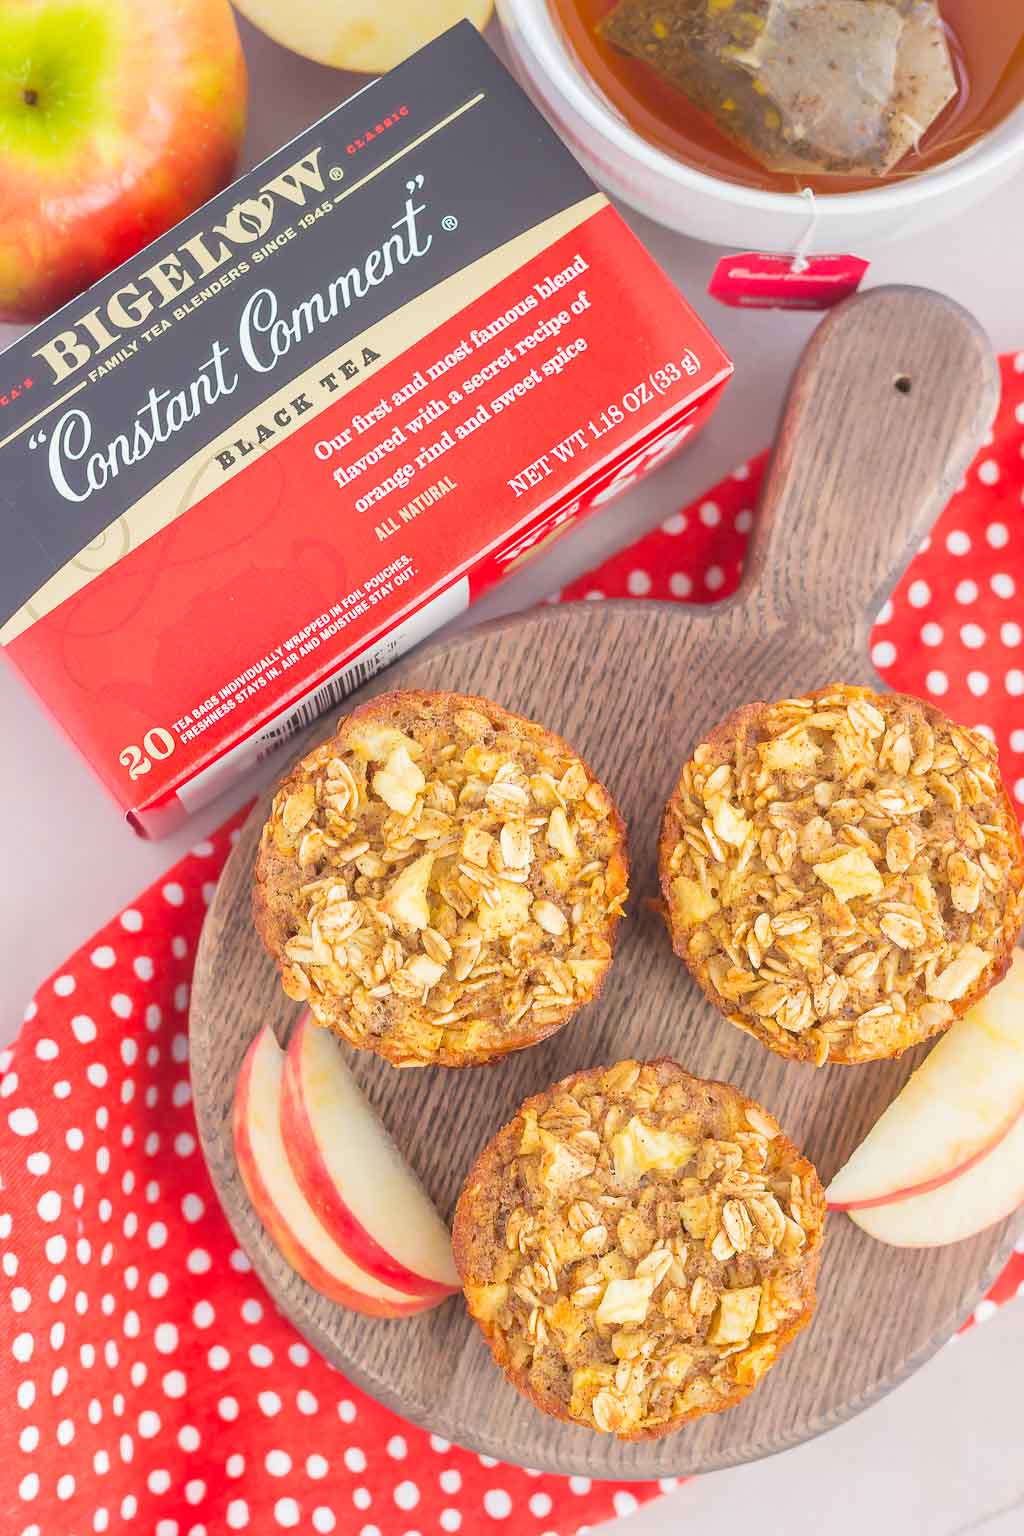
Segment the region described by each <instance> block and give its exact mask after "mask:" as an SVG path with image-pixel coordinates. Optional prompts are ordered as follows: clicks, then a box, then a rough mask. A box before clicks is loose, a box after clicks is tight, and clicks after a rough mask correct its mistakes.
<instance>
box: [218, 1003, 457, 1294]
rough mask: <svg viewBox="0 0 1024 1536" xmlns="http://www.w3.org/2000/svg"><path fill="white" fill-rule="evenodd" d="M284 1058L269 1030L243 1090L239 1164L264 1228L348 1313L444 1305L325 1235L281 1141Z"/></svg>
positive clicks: (238, 1094)
mask: <svg viewBox="0 0 1024 1536" xmlns="http://www.w3.org/2000/svg"><path fill="white" fill-rule="evenodd" d="M283 1070H284V1055H283V1053H282V1051H281V1049H280V1047H279V1046H278V1044H277V1041H276V1040H275V1039H274V1035H273V1032H272V1031H271V1030H269V1029H267V1028H264V1029H262V1030H260V1032H259V1034H258V1035H257V1036H256V1038H255V1040H254V1041H253V1043H252V1045H251V1046H250V1047H249V1050H248V1053H247V1054H246V1057H245V1061H244V1062H243V1064H242V1070H241V1072H240V1074H239V1078H238V1084H237V1086H236V1089H235V1106H234V1127H233V1128H234V1142H235V1157H236V1160H237V1162H238V1171H239V1173H240V1174H241V1176H242V1182H243V1183H244V1184H245V1187H246V1190H247V1191H248V1195H249V1199H250V1200H251V1201H252V1204H253V1207H254V1209H255V1211H256V1214H257V1216H258V1217H259V1219H260V1221H261V1222H262V1223H263V1225H264V1226H265V1227H266V1229H267V1231H268V1233H269V1234H270V1236H271V1237H272V1238H273V1240H274V1242H275V1243H276V1244H277V1247H278V1248H279V1249H280V1251H281V1253H282V1255H283V1256H284V1258H285V1259H287V1261H288V1263H289V1264H290V1265H291V1266H292V1268H293V1269H294V1270H295V1271H296V1273H298V1274H300V1275H301V1276H302V1278H303V1279H304V1280H305V1281H307V1282H308V1283H309V1284H310V1285H312V1286H314V1287H315V1288H316V1290H318V1291H321V1292H322V1293H323V1295H325V1296H328V1297H330V1299H331V1300H332V1301H336V1302H338V1303H339V1304H340V1305H341V1306H343V1307H351V1308H352V1310H353V1311H356V1312H366V1313H369V1314H370V1315H371V1316H373V1317H407V1316H409V1315H411V1314H412V1313H414V1312H422V1311H425V1310H426V1309H427V1308H428V1307H432V1306H436V1305H437V1304H438V1302H439V1301H440V1300H441V1299H442V1298H441V1297H440V1296H439V1295H437V1293H436V1292H435V1293H434V1294H433V1295H431V1296H429V1297H428V1296H422V1297H413V1296H410V1295H408V1294H406V1293H404V1292H402V1291H398V1290H395V1289H393V1288H392V1287H391V1286H389V1285H386V1284H384V1283H383V1282H382V1281H380V1280H377V1279H374V1278H373V1276H372V1275H370V1274H368V1273H367V1272H366V1271H365V1270H363V1269H361V1268H360V1267H359V1266H358V1265H357V1264H355V1263H353V1261H352V1259H351V1258H350V1257H349V1256H348V1254H347V1253H345V1252H343V1251H342V1249H341V1248H340V1247H339V1246H338V1244H337V1243H336V1242H335V1241H334V1239H333V1237H331V1236H330V1234H329V1233H328V1232H327V1231H326V1230H325V1228H324V1226H323V1224H322V1223H321V1222H320V1220H319V1218H318V1217H317V1215H316V1213H315V1211H314V1210H313V1208H312V1206H311V1205H310V1204H309V1201H308V1200H307V1199H306V1197H305V1195H304V1194H303V1193H302V1191H301V1189H300V1188H299V1185H298V1183H297V1181H296V1178H295V1175H294V1173H293V1172H292V1169H291V1164H290V1163H289V1161H288V1157H287V1154H286V1153H285V1149H284V1142H283V1140H282V1136H281V1119H280V1107H281V1081H282V1076H283Z"/></svg>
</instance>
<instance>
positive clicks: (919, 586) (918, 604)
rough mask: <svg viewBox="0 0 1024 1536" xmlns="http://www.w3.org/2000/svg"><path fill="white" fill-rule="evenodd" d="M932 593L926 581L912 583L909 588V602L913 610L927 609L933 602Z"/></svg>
mask: <svg viewBox="0 0 1024 1536" xmlns="http://www.w3.org/2000/svg"><path fill="white" fill-rule="evenodd" d="M931 599H932V591H931V588H930V587H929V585H928V583H927V582H926V581H921V580H920V579H918V580H917V581H912V582H911V583H910V586H909V587H908V588H907V602H908V603H909V604H910V606H911V607H912V608H925V607H927V605H928V604H929V603H930V602H931Z"/></svg>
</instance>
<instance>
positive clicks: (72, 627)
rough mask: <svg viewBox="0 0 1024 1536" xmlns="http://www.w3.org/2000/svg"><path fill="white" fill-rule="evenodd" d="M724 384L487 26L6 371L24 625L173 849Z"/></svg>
mask: <svg viewBox="0 0 1024 1536" xmlns="http://www.w3.org/2000/svg"><path fill="white" fill-rule="evenodd" d="M730 371H731V369H730V363H729V361H728V359H727V358H726V357H725V355H724V354H723V352H722V351H721V349H720V348H719V347H718V346H717V345H716V344H715V342H714V341H713V339H712V338H711V336H709V334H708V332H707V331H706V330H705V329H704V327H703V326H702V325H701V323H700V322H699V321H698V320H697V319H696V317H695V316H694V315H693V314H692V313H691V311H690V310H689V309H688V307H687V305H686V304H685V303H684V302H683V300H682V299H681V298H680V296H679V294H678V292H677V291H676V289H675V288H674V286H673V285H672V283H671V282H670V281H669V280H668V279H667V278H666V277H665V275H664V274H663V273H662V272H661V271H660V270H659V269H658V267H657V266H656V265H655V263H654V262H653V261H652V260H651V258H650V257H649V256H648V255H647V253H646V252H645V251H644V249H643V247H642V246H641V245H640V244H639V243H638V242H637V240H636V239H635V238H634V237H633V235H632V234H631V233H630V232H629V230H628V229H627V228H626V226H625V225H624V224H623V223H622V221H621V220H620V219H619V217H618V215H617V214H616V213H615V211H614V210H613V209H612V208H611V207H610V206H609V205H608V203H607V202H606V200H605V198H604V197H603V196H602V195H601V194H600V193H598V192H597V191H596V190H595V188H594V186H593V184H592V183H591V182H590V181H589V180H588V179H587V177H586V176H585V175H584V174H583V172H582V171H581V170H580V168H579V166H578V165H577V164H576V162H575V161H574V160H573V158H572V156H571V155H570V154H569V153H568V151H567V150H566V149H565V148H564V147H563V145H562V144H561V143H560V142H559V141H558V139H557V138H556V137H555V136H554V134H553V133H552V132H551V130H550V129H549V128H548V127H547V125H546V124H545V122H544V121H543V119H542V118H541V117H540V116H539V115H538V114H537V112H536V111H535V110H534V108H533V107H532V106H531V104H530V103H529V101H528V100H527V99H526V97H525V96H524V95H523V94H522V92H521V91H520V90H519V88H518V87H517V86H516V85H515V84H514V82H513V81H512V79H511V78H510V76H509V75H508V74H507V73H506V71H505V70H504V68H503V67H502V66H501V64H500V63H499V62H498V60H497V59H496V58H495V57H494V55H493V54H492V53H491V51H490V49H489V48H488V47H487V45H486V44H485V43H484V42H483V41H482V40H481V39H480V38H479V36H478V35H477V33H476V32H475V31H474V30H473V28H472V27H471V26H470V25H469V24H468V23H463V24H461V25H460V26H458V27H455V28H454V29H453V30H452V31H450V32H448V33H446V34H445V35H444V36H443V37H441V38H439V39H438V40H437V41H436V42H434V43H432V44H430V45H429V46H428V47H427V48H424V49H423V50H421V52H419V53H418V54H416V55H415V56H414V57H412V58H411V59H409V60H408V61H407V62H406V63H404V64H402V65H401V66H400V67H399V68H398V69H395V70H393V71H392V73H391V74H389V75H387V76H386V77H385V78H383V79H381V80H379V81H377V82H376V83H375V84H373V85H371V86H369V87H367V88H366V89H365V90H363V91H360V92H359V93H358V94H357V95H356V96H354V97H352V98H351V100H349V101H348V102H346V103H345V104H344V105H342V106H341V107H339V108H338V109H337V110H336V111H335V112H332V113H331V114H330V115H329V116H328V117H325V118H324V119H323V120H322V121H321V122H319V123H317V124H316V125H315V126H314V127H312V128H310V129H309V130H308V132H306V133H304V134H302V135H301V136H300V137H299V138H298V139H296V140H294V141H293V142H292V143H291V144H288V145H286V146H285V147H284V148H283V149H282V150H280V151H279V152H278V153H277V154H275V155H273V156H272V157H271V158H270V159H269V160H267V161H265V162H264V163H263V164H262V165H261V166H258V167H257V168H256V169H255V170H253V171H252V172H250V173H249V174H248V175H247V176H245V177H243V178H242V180H240V181H239V182H237V183H236V184H235V185H234V186H233V187H230V188H229V189H228V190H227V191H226V192H224V193H223V194H222V195H221V196H220V197H218V198H216V199H214V200H213V201H212V202H210V203H208V204H207V205H206V206H205V207H204V208H201V209H200V210H199V211H198V213H196V214H194V215H193V216H192V217H191V218H189V219H187V220H186V221H185V222H184V223H182V224H180V225H178V227H177V228H176V229H173V230H171V231H170V232H169V233H168V234H167V235H166V236H164V237H163V238H162V239H161V240H158V241H157V242H155V243H154V244H153V245H151V246H150V247H149V248H148V249H147V250H145V251H143V252H142V253H141V254H140V255H139V256H138V257H136V258H135V259H134V260H133V261H131V262H129V263H127V264H126V265H125V266H123V267H121V268H120V269H119V270H118V271H116V272H114V273H113V274H112V275H111V276H109V277H108V278H106V279H105V280H104V281H103V282H102V283H99V284H98V285H97V286H96V287H94V288H92V289H91V290H90V291H89V292H88V293H86V294H84V295H82V297H81V298H79V299H77V300H75V301H73V302H72V303H71V304H69V305H67V306H66V307H65V308H64V309H62V310H61V311H60V312H59V313H58V314H56V315H54V316H53V317H52V318H51V319H49V320H48V321H46V322H45V323H44V324H43V325H41V326H39V327H38V328H37V329H36V330H35V331H33V332H32V333H31V334H30V335H28V336H26V337H25V338H23V339H22V340H20V341H19V342H17V343H16V344H15V345H14V346H13V347H12V348H11V349H10V350H9V351H7V352H6V353H5V354H3V355H2V357H0V514H2V518H3V533H4V559H3V562H2V564H0V625H2V628H0V641H2V644H3V646H4V649H5V651H6V654H7V656H8V657H9V659H10V661H11V662H12V663H13V664H14V666H15V667H17V668H18V669H19V671H20V672H21V673H22V674H23V676H24V677H25V678H26V679H27V681H28V682H29V683H30V684H31V685H32V687H33V688H34V689H35V690H36V692H37V693H38V694H39V696H40V698H42V699H43V701H44V702H45V703H46V705H47V706H48V708H49V709H50V711H51V712H52V714H53V715H54V717H55V718H56V719H57V720H58V721H59V723H60V725H61V726H62V727H63V729H64V730H65V731H66V732H67V734H68V735H69V736H70V737H71V739H72V740H73V741H74V743H75V744H76V746H77V747H78V749H79V750H80V752H81V753H82V754H83V755H84V756H85V757H86V758H87V760H88V761H89V762H90V763H91V765H92V767H93V768H94V770H95V771H96V773H97V774H98V775H99V777H100V778H101V779H102V781H103V783H104V784H105V785H106V786H107V788H108V789H109V790H110V792H111V794H112V795H113V796H114V798H115V799H116V801H117V802H118V804H119V805H120V806H121V807H122V809H123V810H124V811H125V812H126V814H127V815H128V816H129V818H130V819H131V821H132V823H133V824H134V825H135V826H136V827H137V828H138V829H140V830H142V831H145V832H147V833H149V834H151V835H156V834H159V833H161V832H163V831H166V830H167V829H168V828H169V827H170V826H171V825H172V824H173V823H174V822H175V821H177V820H178V819H179V818H180V817H181V816H182V815H183V814H184V813H185V812H186V811H188V810H190V809H194V808H195V807H196V806H198V805H199V804H201V803H202V802H203V801H205V800H207V799H209V798H211V797H212V795H213V794H215V793H216V792H218V791H219V790H220V789H221V788H223V787H224V786H225V785H226V784H227V783H228V782H229V781H230V780H231V779H232V778H234V777H236V776H237V775H238V774H239V773H240V772H241V771H242V770H243V769H245V768H247V767H249V766H250V765H251V764H252V763H253V762H255V761H256V760H258V759H259V758H260V757H261V756H263V755H265V754H266V753H267V752H269V751H270V750H271V749H272V748H273V747H275V746H277V745H279V744H280V743H281V742H283V741H285V740H287V739H288V738H289V737H290V736H291V735H293V734H295V733H296V732H297V731H298V730H300V729H301V728H302V727H303V726H305V725H306V724H308V723H309V722H310V721H311V720H312V719H314V718H315V717H316V716H317V715H318V714H320V713H321V712H322V711H323V710H325V709H327V708H329V707H331V706H335V705H337V704H338V703H340V701H341V700H342V699H344V697H345V696H346V694H347V693H349V692H350V691H351V690H352V689H353V688H355V687H356V686H358V685H359V684H360V683H361V682H364V681H365V680H366V679H367V678H369V677H371V676H373V674H374V673H375V672H377V671H378V670H379V669H380V668H381V667H383V666H384V665H385V664H386V663H387V662H388V661H390V660H392V659H393V658H394V657H395V656H398V655H400V654H401V653H402V652H403V651H405V650H407V649H408V647H409V646H411V645H413V644H414V643H415V642H416V641H418V640H420V639H421V638H422V637H423V636H424V635H426V634H428V633H429V632H430V631H431V630H433V629H435V628H436V627H437V626H438V625H440V624H442V623H444V622H445V621H446V620H448V619H450V618H452V617H453V616H454V615H455V614H457V613H459V612H461V611H462V610H463V609H464V608H465V607H466V606H467V605H468V604H469V603H470V602H471V601H472V600H473V599H474V598H475V597H476V596H478V595H479V593H480V592H482V591H483V590H484V589H485V588H487V587H488V586H490V585H491V584H492V583H493V582H495V581H497V580H498V579H499V578H500V577H501V576H502V575H503V574H504V573H505V572H506V571H508V570H510V569H512V568H513V567H514V566H515V565H517V564H518V563H519V562H520V561H521V560H523V559H524V558H525V557H526V556H527V555H529V554H530V553H531V552H532V551H534V550H535V549H536V548H537V547H539V546H540V545H541V544H542V543H544V542H546V541H547V540H548V539H549V538H550V537H551V536H553V535H554V534H555V533H556V531H560V530H562V529H564V528H566V527H567V526H568V525H569V524H571V523H572V522H573V521H574V520H575V519H577V518H579V517H580V516H582V515H583V513H584V512H586V511H587V510H589V509H590V508H591V507H594V506H596V505H598V504H599V503H603V502H605V501H607V500H609V499H610V498H611V497H612V496H613V495H614V494H616V492H618V491H619V490H621V489H623V488H624V487H625V486H626V485H628V484H630V483H631V482H632V481H633V480H635V479H636V478H637V477H638V476H639V475H640V474H642V473H643V472H644V471H645V470H646V469H648V468H649V467H650V466H651V465H653V464H654V463H656V462H658V461H659V460H661V459H663V458H664V457H665V456H666V455H667V454H668V453H670V452H671V451H672V449H674V448H675V447H676V446H677V445H678V444H679V443H680V442H682V440H683V439H684V438H685V437H686V436H688V435H690V434H692V433H693V432H694V430H695V429H696V427H697V426H698V425H699V424H700V422H701V421H702V420H703V418H704V417H706V415H707V414H708V412H709V411H710V410H711V408H712V405H713V402H714V400H715V397H716V395H717V393H718V391H719V389H720V387H721V385H722V384H723V382H724V381H725V379H726V378H727V377H728V375H729V373H730Z"/></svg>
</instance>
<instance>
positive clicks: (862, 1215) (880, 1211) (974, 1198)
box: [849, 1116, 1024, 1248]
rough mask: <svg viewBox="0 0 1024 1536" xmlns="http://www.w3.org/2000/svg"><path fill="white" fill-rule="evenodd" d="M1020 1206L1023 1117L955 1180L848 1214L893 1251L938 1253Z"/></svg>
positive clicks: (1023, 1193)
mask: <svg viewBox="0 0 1024 1536" xmlns="http://www.w3.org/2000/svg"><path fill="white" fill-rule="evenodd" d="M1021 1204H1024V1116H1020V1117H1019V1118H1018V1119H1017V1121H1016V1123H1015V1125H1014V1126H1013V1129H1012V1130H1011V1131H1009V1132H1008V1133H1007V1134H1006V1135H1005V1136H1004V1137H1003V1138H1002V1140H1001V1141H1000V1142H998V1143H997V1144H996V1146H994V1147H993V1148H992V1150H991V1152H989V1153H988V1154H987V1155H986V1156H985V1157H983V1158H981V1159H980V1161H978V1162H976V1163H975V1164H974V1165H973V1167H971V1168H969V1169H968V1170H967V1171H966V1172H965V1173H961V1174H958V1175H957V1177H956V1178H955V1179H950V1180H949V1181H948V1182H947V1183H945V1184H942V1185H940V1186H939V1187H938V1188H937V1189H931V1190H929V1191H928V1192H927V1193H926V1194H923V1195H912V1196H911V1197H910V1199H908V1200H896V1201H894V1202H893V1203H892V1204H891V1205H875V1206H871V1207H869V1209H867V1210H858V1211H851V1212H850V1213H849V1214H850V1219H851V1220H852V1221H854V1222H856V1224H857V1226H858V1227H861V1228H862V1229H863V1230H864V1231H865V1232H867V1233H868V1235H869V1236H870V1237H875V1238H877V1239H878V1241H879V1242H881V1243H889V1244H890V1245H891V1246H892V1247H894V1248H938V1247H940V1246H943V1245H944V1244H946V1243H959V1242H961V1241H962V1240H963V1239H964V1238H966V1237H974V1236H975V1234H976V1233H978V1232H983V1231H984V1230H985V1228H986V1227H991V1226H993V1225H994V1223H995V1222H997V1221H1003V1220H1005V1218H1006V1217H1007V1216H1010V1215H1012V1214H1013V1212H1014V1211H1015V1210H1016V1209H1017V1207H1018V1206H1019V1205H1021Z"/></svg>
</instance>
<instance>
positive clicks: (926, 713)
mask: <svg viewBox="0 0 1024 1536" xmlns="http://www.w3.org/2000/svg"><path fill="white" fill-rule="evenodd" d="M658 854H659V871H660V876H661V887H662V893H663V896H664V899H665V903H666V906H667V915H668V922H669V929H670V932H671V935H672V943H673V947H674V948H675V950H676V953H677V954H678V955H679V956H680V957H681V958H682V959H683V960H684V961H685V962H686V964H687V966H688V967H689V969H690V971H691V972H692V973H693V975H694V977H695V978H696V980H697V981H698V982H699V983H700V985H701V987H702V988H703V989H704V991H705V993H706V994H707V996H708V997H709V998H710V999H711V1001H712V1002H713V1003H715V1005H716V1006H717V1007H718V1008H720V1009H721V1011H722V1012H723V1013H724V1014H725V1015H726V1017H727V1018H728V1019H729V1020H730V1021H731V1023H733V1024H736V1025H737V1026H738V1027H739V1028H740V1029H744V1030H746V1031H747V1032H748V1033H750V1034H752V1035H754V1036H756V1037H757V1039H759V1040H761V1041H762V1043H763V1044H765V1045H767V1046H769V1047H770V1049H772V1050H773V1051H776V1052H778V1053H779V1055H782V1056H789V1057H796V1058H800V1059H803V1060H811V1061H814V1062H816V1063H817V1064H818V1065H821V1064H822V1063H823V1062H825V1061H836V1062H842V1063H855V1062H862V1061H874V1060H879V1059H881V1058H884V1057H890V1056H898V1055H900V1054H901V1053H902V1052H903V1051H905V1050H907V1049H908V1048H909V1047H910V1046H912V1045H917V1044H918V1043H919V1042H920V1041H922V1040H926V1039H928V1038H929V1036H931V1035H934V1034H937V1033H938V1032H939V1031H941V1030H944V1029H946V1028H948V1026H949V1025H950V1024H951V1023H952V1022H953V1020H954V1019H955V1018H958V1017H959V1016H960V1015H962V1014H963V1013H965V1012H966V1010H967V1009H968V1008H969V1007H970V1006H971V1004H972V1003H974V1002H976V1001H977V1000H978V998H980V997H982V996H983V995H984V994H985V993H986V992H987V991H988V990H989V988H990V987H992V986H994V985H995V983H996V982H997V981H998V980H999V979H1000V977H1001V976H1002V975H1003V974H1004V972H1005V970H1006V968H1007V966H1008V964H1009V959H1010V952H1011V950H1012V948H1013V944H1014V942H1015V939H1016V936H1017V933H1018V931H1019V929H1020V926H1021V922H1022V919H1024V902H1022V895H1021V890H1022V885H1024V848H1022V844H1021V835H1020V828H1019V826H1018V823H1017V819H1016V817H1015V816H1014V813H1013V808H1012V806H1011V804H1010V800H1009V796H1008V795H1007V793H1006V790H1005V788H1004V787H1003V784H1002V782H1001V780H1000V778H999V770H998V765H997V760H996V750H995V748H994V746H993V745H992V744H991V742H989V741H988V740H987V739H986V738H985V737H984V736H982V735H980V734H979V733H978V732H975V731H968V730H964V729H962V728H961V727H960V726H957V725H954V724H953V722H952V721H950V720H948V719H947V718H946V716H945V715H943V714H942V712H941V711H940V710H938V709H936V708H935V706H934V705H932V704H927V703H924V702H923V701H922V700H920V699H915V698H911V697H908V696H907V695H904V694H877V693H873V692H872V691H871V690H870V689H867V688H855V687H850V686H846V685H843V684H838V683H837V684H834V685H833V686H832V687H830V688H826V689H823V690H821V691H820V692H818V693H812V694H809V695H807V696H806V697H804V698H797V699H783V700H782V701H781V702H779V703H775V704H765V703H756V704H748V705H745V706H744V707H743V708H742V709H739V710H737V711H736V712H735V714H733V715H731V716H730V717H729V718H728V719H727V720H725V721H723V723H722V724H721V725H720V726H718V727H717V729H716V730H714V731H713V732H712V733H711V734H710V736H709V737H708V738H707V740H705V741H703V742H702V743H701V744H700V745H699V746H698V747H697V748H696V750H695V751H694V753H693V756H692V757H691V759H690V760H689V762H687V763H686V765H685V766H684V768H683V770H682V774H681V775H680V779H679V782H678V784H677V785H676V788H675V790H674V791H673V794H672V797H671V799H670V800H669V802H668V805H667V807H666V809H665V816H664V820H663V823H662V829H661V839H660V843H659V850H658Z"/></svg>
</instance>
